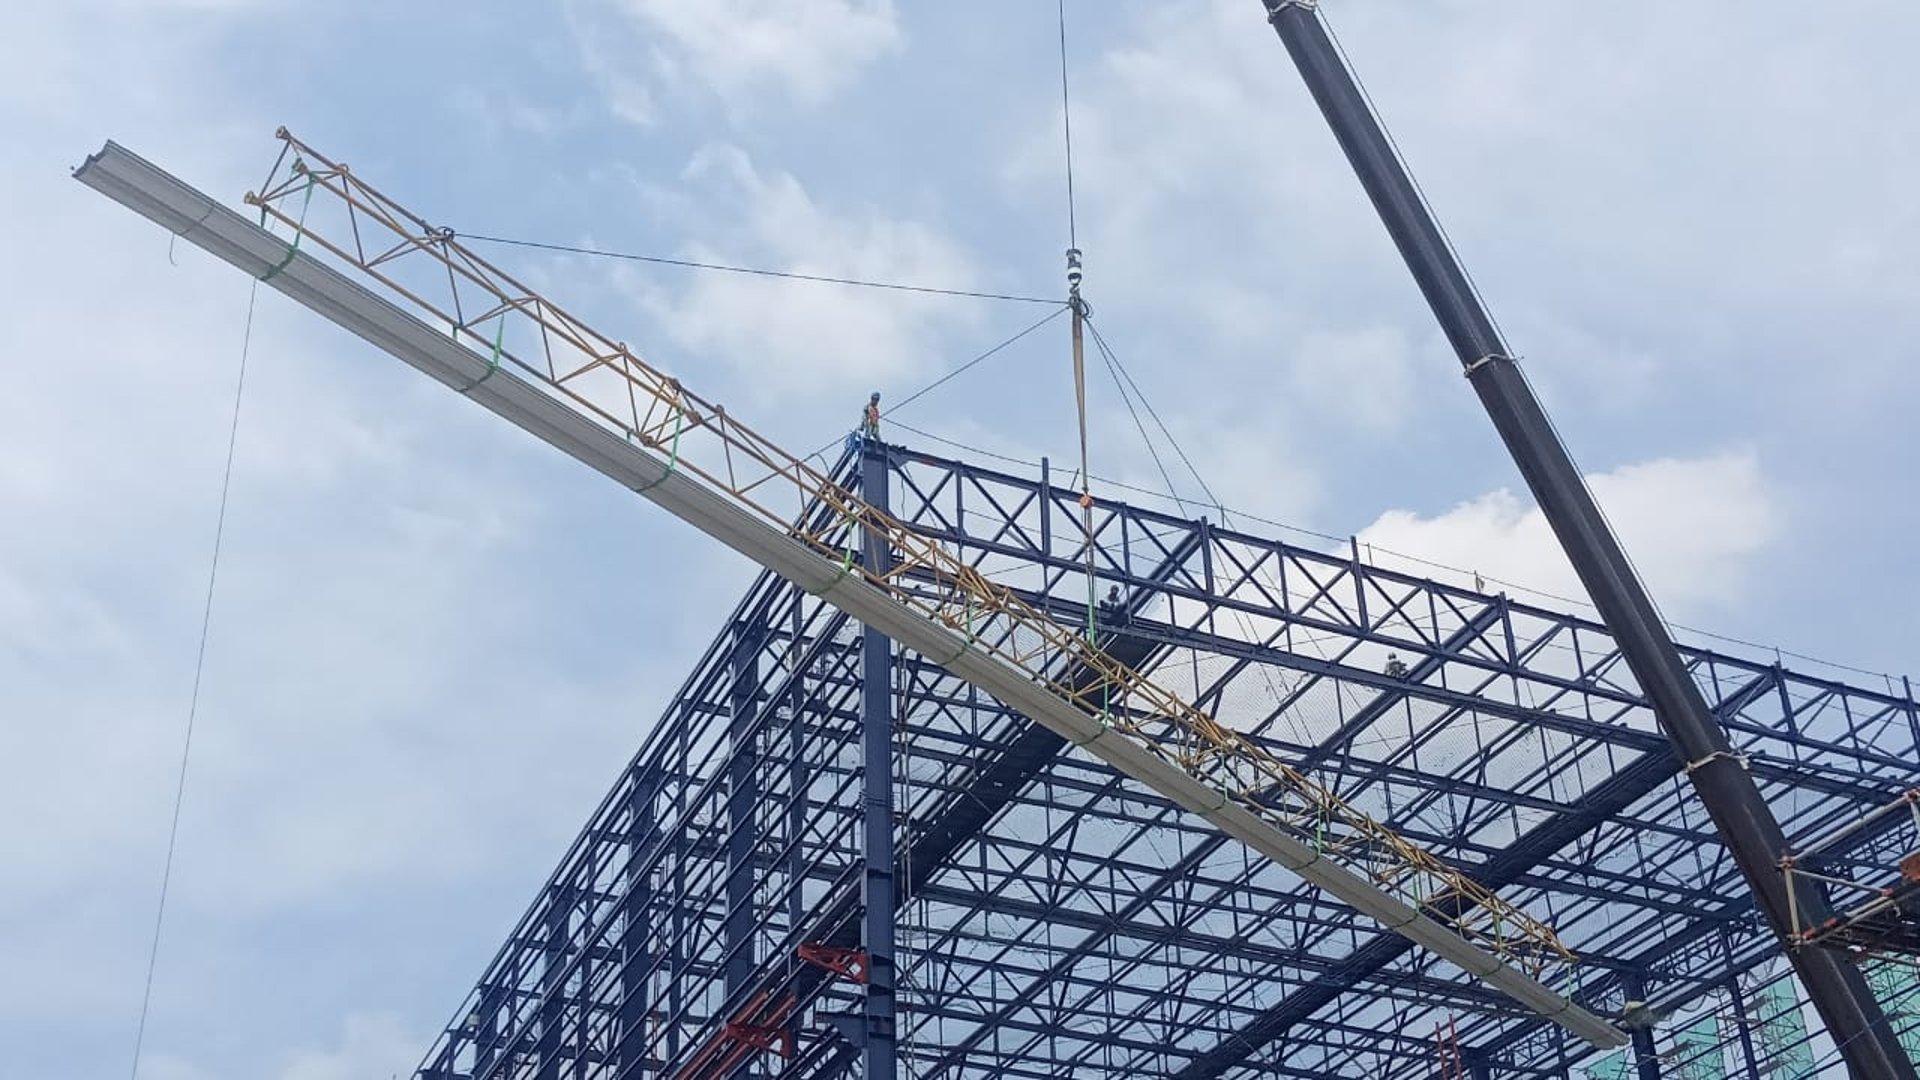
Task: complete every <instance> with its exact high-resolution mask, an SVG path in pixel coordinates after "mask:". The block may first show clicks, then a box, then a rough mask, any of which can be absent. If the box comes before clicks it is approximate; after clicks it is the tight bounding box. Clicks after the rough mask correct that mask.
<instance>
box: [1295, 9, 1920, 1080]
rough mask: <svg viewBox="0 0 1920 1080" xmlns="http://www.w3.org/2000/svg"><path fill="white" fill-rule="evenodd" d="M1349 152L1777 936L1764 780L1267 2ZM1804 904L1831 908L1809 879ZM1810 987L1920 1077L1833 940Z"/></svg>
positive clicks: (1851, 1047) (1496, 352) (1314, 30)
mask: <svg viewBox="0 0 1920 1080" xmlns="http://www.w3.org/2000/svg"><path fill="white" fill-rule="evenodd" d="M1263 4H1264V6H1265V7H1266V9H1267V14H1268V19H1269V21H1270V22H1271V23H1272V24H1273V27H1274V29H1275V30H1276V31H1277V32H1278V33H1279V35H1280V39H1281V41H1282V42H1283V43H1285V45H1286V48H1287V52H1288V53H1289V54H1290V55H1291V57H1292V58H1293V62H1294V65H1295V67H1297V68H1298V69H1299V71H1300V75H1301V77H1302V79H1303V80H1304V81H1305V82H1306V84H1307V87H1308V89H1309V90H1310V91H1311V92H1312V94H1313V97H1314V100H1315V102H1316V103H1317V104H1318V105H1319V107H1320V111H1321V113H1322V114H1323V115H1324V116H1325V117H1326V120H1327V123H1328V124H1329V125H1330V126H1331V127H1332V129H1333V132H1334V135H1335V137H1336V138H1337V139H1338V140H1339V142H1340V146H1341V149H1342V150H1343V151H1345V153H1346V155H1347V159H1348V161H1349V162H1350V163H1351V164H1352V165H1353V168H1354V171H1355V173H1357V174H1358V176H1359V178H1360V182H1361V184H1362V185H1363V186H1364V187H1365V188H1366V191H1367V195H1368V197H1369V198H1370V199H1371V200H1372V202H1373V205H1374V209H1375V210H1376V211H1377V212H1378V213H1379V215H1380V217H1381V220H1382V221H1383V222H1384V224H1385V225H1386V227H1387V231H1388V232H1389V233H1390V234H1391V235H1392V237H1393V241H1394V244H1395V246H1397V247H1398V248H1399V250H1400V254H1401V256H1402V257H1403V258H1404V259H1405V260H1406V263H1407V267H1408V269H1409V270H1410V271H1412V273H1413V276H1414V279H1415V281H1416V282H1417V283H1418V284H1419V286H1420V290H1421V292H1422V293H1423V294H1424V295H1425V296H1426V299H1427V302H1428V304H1429V305H1430V306H1431V307H1432V309H1433V312H1434V315H1435V316H1436V317H1437V318H1438V320H1439V322H1440V324H1441V327H1442V329H1443V330H1444V331H1445V332H1446V335H1447V338H1448V340H1449V341H1450V342H1451V343H1452V344H1453V347H1454V351H1455V353H1456V354H1457V355H1458V356H1459V359H1460V362H1461V364H1462V365H1463V366H1464V368H1465V372H1466V375H1467V377H1468V380H1469V381H1470V382H1472V384H1473V388H1474V391H1475V393H1477V394H1478V395H1479V397H1480V401H1481V404H1482V405H1484V406H1485V408H1486V410H1487V413H1488V415H1489V416H1490V417H1491V418H1492V420H1493V423H1494V426H1495V428H1496V429H1498V431H1499V433H1500V437H1501V440H1502V441H1503V442H1504V443H1505V444H1506V446H1507V449H1508V451H1509V452H1510V453H1511V454H1512V456H1513V459H1514V461H1515V463H1516V464H1517V465H1518V466H1519V468H1520V471H1521V474H1522V475H1523V476H1524V477H1525V479H1526V481H1527V487H1528V488H1529V490H1531V491H1532V493H1533V496H1534V498H1535V500H1536V501H1537V502H1538V503H1539V505H1540V509H1541V512H1542V513H1543V514H1544V515H1545V517H1546V519H1547V521H1548V523H1549V524H1550V525H1552V526H1553V530H1554V533H1555V535H1556V536H1557V537H1558V538H1559V540H1560V543H1561V546H1562V547H1564V548H1565V549H1566V552H1567V556H1568V559H1569V561H1570V562H1572V564H1573V567H1574V570H1575V572H1576V573H1578V574H1579V576H1580V580H1581V583H1582V584H1583V585H1585V586H1586V588H1587V592H1588V594H1589V595H1590V596H1591V597H1592V598H1593V602H1594V605H1595V606H1596V607H1597V608H1599V610H1600V612H1601V614H1602V616H1603V618H1604V621H1605V622H1606V624H1607V626H1608V628H1609V629H1610V630H1612V632H1613V635H1614V638H1615V640H1616V642H1617V643H1618V645H1619V647H1620V650H1621V652H1622V654H1623V655H1624V656H1625V658H1626V661H1627V664H1628V666H1629V668H1631V669H1632V671H1633V674H1634V677H1635V679H1636V680H1637V681H1638V682H1639V684H1640V687H1641V689H1642V690H1643V691H1644V692H1645V693H1646V695H1647V697H1648V699H1649V700H1650V701H1651V702H1652V704H1653V708H1654V714H1655V717H1656V718H1657V719H1658V721H1659V723H1660V727H1661V729H1662V731H1664V732H1665V733H1666V735H1667V737H1668V739H1669V740H1671V741H1672V743H1673V745H1674V748H1675V750H1676V751H1677V752H1678V753H1679V755H1680V759H1681V760H1682V761H1684V762H1688V763H1689V764H1688V775H1689V777H1690V778H1691V779H1692V781H1693V784H1694V787H1695V789H1696V790H1697V791H1698V792H1699V795H1700V800H1701V802H1702V803H1703V804H1705V807H1706V810H1707V812H1708V814H1709V815H1710V816H1711V817H1712V818H1713V819H1714V822H1715V824H1716V825H1717V826H1718V827H1719V829H1720V833H1721V836H1722V837H1723V838H1724V839H1725V841H1726V844H1727V847H1728V850H1729V851H1730V852H1731V853H1732V855H1733V857H1734V861H1735V862H1736V863H1737V864H1738V865H1739V867H1740V870H1741V872H1742V874H1743V875H1744V876H1745V878H1746V880H1747V882H1748V883H1749V885H1750V886H1751V887H1752V888H1753V890H1754V893H1755V895H1756V896H1757V897H1758V898H1759V906H1760V908H1761V910H1762V911H1763V912H1764V913H1765V915H1766V917H1767V919H1768V922H1769V923H1770V925H1771V926H1772V927H1773V929H1774V932H1775V934H1776V935H1778V936H1780V937H1782V938H1783V939H1784V938H1785V936H1786V935H1787V934H1788V933H1790V932H1791V930H1792V926H1791V918H1790V916H1789V912H1788V903H1787V888H1788V886H1787V885H1786V883H1785V882H1784V880H1783V879H1782V876H1781V874H1780V873H1779V871H1778V869H1777V868H1776V864H1777V862H1778V860H1779V858H1780V857H1781V856H1782V855H1783V854H1785V853H1786V851H1787V840H1786V837H1785V835H1784V834H1783V833H1782V831H1781V829H1780V825H1779V822H1778V821H1777V820H1776V819H1775V818H1774V816H1773V812H1772V810H1771V809H1770V808H1769V807H1768V806H1767V804H1766V802H1765V801H1764V800H1763V799H1762V798H1761V796H1760V791H1759V788H1757V787H1756V786H1755V785H1754V782H1753V778H1752V777H1751V776H1749V775H1748V774H1747V772H1746V770H1745V768H1744V767H1743V766H1742V765H1741V764H1740V762H1739V760H1738V759H1737V758H1736V756H1735V755H1734V754H1733V752H1732V747H1731V744H1730V743H1729V741H1728V739H1727V735H1726V732H1725V731H1724V730H1723V729H1722V728H1721V727H1720V725H1718V724H1716V723H1715V722H1714V721H1713V719H1712V717H1711V716H1710V715H1709V714H1708V712H1707V705H1706V701H1705V699H1704V698H1703V697H1702V695H1701V693H1700V690H1699V687H1698V686H1696V685H1695V684H1694V682H1693V679H1692V677H1691V676H1690V675H1689V674H1688V672H1687V669H1686V665H1685V663H1684V662H1683V661H1682V660H1681V658H1680V654H1679V651H1678V650H1677V649H1676V648H1675V646H1674V643H1673V641H1672V639H1671V638H1669V637H1668V636H1667V632H1666V629H1665V625H1664V623H1663V622H1662V621H1661V619H1660V616H1659V613H1658V612H1657V611H1656V610H1655V608H1654V606H1653V601H1652V599H1651V598H1650V597H1649V596H1648V595H1647V593H1646V590H1645V589H1644V588H1643V587H1642V585H1641V583H1640V581H1639V579H1638V577H1637V576H1636V575H1635V573H1634V571H1633V567H1632V565H1631V564H1630V563H1629V562H1628V561H1627V557H1626V554H1625V552H1624V551H1623V550H1622V549H1621V547H1620V544H1619V542H1618V541H1617V540H1616V539H1615V538H1614V536H1613V533H1612V530H1611V529H1610V528H1609V527H1608V525H1607V522H1606V519H1605V518H1604V517H1603V516H1602V515H1601V513H1600V509H1599V506H1598V504H1596V503H1595V502H1594V499H1593V495H1592V493H1591V492H1589V491H1588V490H1587V487H1586V483H1585V481H1584V480H1583V479H1582V478H1581V475H1580V472H1579V470H1578V468H1577V467H1576V466H1575V465H1574V463H1573V459H1572V458H1571V457H1570V456H1569V455H1568V453H1567V450H1566V447H1565V446H1564V445H1563V444H1562V443H1561V442H1560V438H1559V435H1558V433H1557V432H1555V431H1554V429H1553V426H1552V423H1551V422H1550V421H1549V420H1548V419H1547V415H1546V413H1545V411H1544V410H1543V409H1542V408H1541V406H1540V403H1539V401H1538V399H1537V398H1535V396H1534V394H1533V390H1532V388H1531V387H1529V386H1528V385H1527V382H1526V377H1525V376H1524V375H1522V374H1521V372H1520V368H1519V366H1518V364H1516V363H1515V362H1514V360H1513V355H1512V353H1511V351H1510V350H1509V348H1508V346H1507V344H1506V342H1505V341H1503V340H1502V339H1501V337H1500V334H1499V332H1498V330H1497V329H1496V328H1495V326H1494V325H1493V320H1492V318H1491V317H1490V316H1489V315H1488V314H1487V311H1486V309H1485V307H1484V306H1483V305H1482V303H1481V301H1480V298H1479V296H1478V295H1477V294H1476V293H1475V291H1474V289H1473V287H1472V285H1471V283H1470V282H1469V281H1468V280H1467V276H1466V273H1465V271H1464V270H1463V269H1462V268H1461V266H1460V263H1459V261H1458V260H1457V259H1456V258H1455V256H1454V254H1453V251H1452V249H1451V248H1450V246H1449V245H1448V243H1447V241H1446V238H1445V236H1444V235H1443V234H1442V233H1441V231H1440V228H1439V225H1438V224H1437V223H1436V222H1435V221H1434V219H1433V217H1432V215H1431V213H1430V212H1429V210H1428V208H1427V206H1426V204H1425V202H1424V200H1423V199H1422V198H1421V197H1420V195H1419V192H1418V190H1417V189H1416V188H1415V187H1414V185H1413V182H1412V179H1411V178H1410V177H1409V176H1408V174H1407V171H1406V169H1405V167H1404V165H1403V164H1402V162H1401V161H1400V159H1399V156H1398V154H1396V153H1395V151H1394V149H1393V146H1392V143H1391V142H1390V141H1389V140H1388V139H1387V137H1386V134H1385V132H1384V131H1383V130H1382V129H1381V127H1380V125H1379V122H1378V121H1377V119H1376V118H1375V117H1374V115H1373V112H1372V110H1371V108H1369V106H1368V103H1367V101H1366V98H1365V96H1364V94H1363V93H1362V92H1361V90H1360V88H1359V86H1358V84H1356V83H1355V81H1354V78H1353V75H1352V73H1351V72H1350V71H1348V70H1347V66H1346V63H1345V61H1344V59H1343V58H1342V57H1341V55H1340V53H1339V50H1338V49H1337V48H1336V46H1335V45H1334V43H1333V41H1332V39H1331V38H1330V37H1329V36H1328V34H1327V30H1326V27H1325V25H1324V24H1323V23H1322V22H1321V21H1320V17H1319V15H1318V13H1317V11H1316V10H1315V8H1314V5H1313V4H1311V3H1302V2H1300V0H1263ZM1796 901H1797V902H1798V903H1799V904H1800V906H1801V910H1803V911H1807V912H1812V913H1814V918H1815V920H1816V921H1817V920H1818V919H1821V918H1824V917H1825V915H1826V913H1827V904H1826V901H1825V898H1824V897H1823V896H1821V895H1820V893H1819V891H1818V890H1816V889H1812V888H1805V889H1802V890H1800V895H1799V896H1798V897H1796ZM1789 955H1790V956H1791V957H1792V959H1793V963H1794V968H1795V970H1796V971H1797V972H1798V974H1799V976H1800V979H1801V982H1802V984H1803V985H1804V986H1805V987H1806V990H1807V995H1808V997H1809V998H1810V999H1811V1000H1812V1001H1813V1003H1814V1006H1815V1008H1817V1009H1818V1010H1819V1012H1820V1015H1821V1017H1822V1019H1824V1020H1825V1021H1826V1024H1827V1027H1828V1029H1829V1030H1830V1031H1831V1032H1832V1034H1833V1037H1834V1040H1835V1042H1836V1043H1838V1044H1839V1046H1840V1052H1841V1054H1842V1055H1843V1056H1844V1057H1845V1059H1846V1062H1847V1066H1848V1068H1849V1070H1850V1071H1851V1072H1852V1073H1853V1075H1854V1076H1855V1077H1857V1078H1860V1080H1920V1074H1917V1073H1916V1071H1915V1069H1914V1065H1913V1063H1912V1062H1911V1061H1909V1060H1908V1059H1907V1057H1906V1055H1905V1053H1904V1052H1903V1051H1902V1050H1901V1048H1900V1046H1899V1043H1898V1042H1897V1040H1896V1039H1895V1038H1894V1035H1893V1032H1892V1031H1891V1030H1890V1029H1889V1027H1888V1025H1887V1023H1886V1017H1885V1014H1884V1013H1883V1012H1882V1010H1881V1009H1880V1007H1879V1005H1878V1003H1877V1002H1875V1001H1874V999H1873V996H1872V994H1871V992H1870V991H1869V990H1868V987H1867V983H1866V979H1865V977H1864V976H1863V975H1862V974H1861V973H1860V972H1859V970H1858V969H1857V968H1854V967H1852V966H1850V965H1848V964H1845V963H1843V962H1842V961H1841V960H1840V959H1839V958H1838V957H1837V956H1835V955H1834V954H1832V953H1829V952H1827V951H1825V950H1819V949H1800V950H1794V951H1792V952H1790V954H1789Z"/></svg>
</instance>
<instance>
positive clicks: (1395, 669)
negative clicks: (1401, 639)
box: [1387, 653, 1407, 679]
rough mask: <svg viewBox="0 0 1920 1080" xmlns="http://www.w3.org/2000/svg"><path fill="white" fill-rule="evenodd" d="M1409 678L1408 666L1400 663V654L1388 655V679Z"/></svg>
mask: <svg viewBox="0 0 1920 1080" xmlns="http://www.w3.org/2000/svg"><path fill="white" fill-rule="evenodd" d="M1406 677H1407V665H1405V664H1403V663H1401V662H1400V654H1399V653H1388V654H1387V678H1389V679H1404V678H1406Z"/></svg>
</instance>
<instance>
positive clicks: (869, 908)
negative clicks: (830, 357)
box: [860, 438, 899, 1080]
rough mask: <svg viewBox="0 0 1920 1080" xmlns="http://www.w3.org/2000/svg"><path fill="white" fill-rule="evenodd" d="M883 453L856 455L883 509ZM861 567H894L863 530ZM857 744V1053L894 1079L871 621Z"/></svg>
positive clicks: (889, 852) (881, 676) (886, 662)
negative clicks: (860, 959)
mask: <svg viewBox="0 0 1920 1080" xmlns="http://www.w3.org/2000/svg"><path fill="white" fill-rule="evenodd" d="M887 488H888V482H887V452H886V447H885V445H883V444H882V443H880V441H879V440H877V439H872V438H869V439H867V440H866V441H865V443H864V446H863V452H862V454H861V457H860V497H861V498H862V499H864V500H866V502H867V503H868V505H870V506H873V507H875V508H877V509H879V510H881V511H883V512H884V511H887V510H888V509H889V508H888V498H887ZM860 543H861V558H862V559H863V560H865V565H866V566H867V568H868V569H869V570H870V571H872V572H874V573H879V574H884V573H886V572H887V571H889V570H891V569H892V568H893V549H892V548H891V546H890V545H889V543H888V538H887V537H886V536H885V535H884V534H882V533H880V532H878V531H877V530H874V529H871V528H869V529H867V530H866V531H865V532H864V534H863V535H862V536H861V538H860ZM860 747H861V765H862V768H861V777H860V786H861V800H862V808H863V813H864V818H865V820H864V821H863V823H862V840H863V843H862V848H861V850H862V854H863V858H864V861H865V863H866V867H865V876H864V878H863V879H862V886H863V888H862V895H863V899H864V907H865V910H864V912H863V915H862V923H861V929H862V933H861V935H860V936H861V946H862V947H863V948H864V949H865V950H866V953H867V986H866V1000H865V1005H864V1007H863V1009H862V1025H863V1026H862V1030H861V1046H860V1052H861V1055H862V1057H863V1058H864V1059H865V1070H864V1075H865V1076H866V1080H895V1077H896V1076H897V1075H898V1070H899V1061H898V1057H897V1054H896V1046H895V1034H894V931H895V921H896V915H895V910H894V909H895V906H896V904H897V902H898V885H897V883H896V881H895V879H894V843H893V642H892V641H890V640H888V638H887V636H886V635H885V634H882V633H881V632H880V631H878V630H875V629H874V628H872V627H870V626H869V627H864V628H863V629H862V630H861V641H860Z"/></svg>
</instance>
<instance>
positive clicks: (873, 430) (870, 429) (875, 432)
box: [860, 390, 880, 439]
mask: <svg viewBox="0 0 1920 1080" xmlns="http://www.w3.org/2000/svg"><path fill="white" fill-rule="evenodd" d="M860 434H861V435H862V436H864V437H866V438H869V439H878V438H879V437H880V391H878V390H875V391H874V392H873V396H872V397H870V398H868V399H867V409H866V412H864V413H862V414H861V416H860Z"/></svg>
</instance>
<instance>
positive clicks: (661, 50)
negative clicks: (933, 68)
mask: <svg viewBox="0 0 1920 1080" xmlns="http://www.w3.org/2000/svg"><path fill="white" fill-rule="evenodd" d="M569 10H570V13H571V15H572V18H573V23H574V32H575V38H576V40H577V41H578V42H579V44H580V48H581V52H582V55H583V56H584V57H585V59H586V62H587V66H588V69H589V70H590V71H591V72H592V74H593V75H594V76H595V78H596V79H597V80H598V81H599V82H600V84H601V86H602V88H603V90H604V91H605V92H606V94H607V96H608V102H609V106H610V108H611V109H612V110H613V112H614V114H615V115H616V116H619V117H620V118H621V119H623V120H627V121H630V122H634V123H648V122H651V121H653V120H655V119H656V118H657V112H658V101H659V99H660V98H661V97H662V96H672V95H679V94H684V93H686V91H687V90H688V89H690V88H692V87H701V88H704V89H706V90H708V91H710V92H711V93H713V94H715V95H717V96H718V97H719V98H720V99H721V100H722V101H724V102H725V103H727V105H728V106H729V107H732V108H740V107H743V106H746V105H749V104H750V103H752V102H754V101H756V100H759V99H762V98H765V99H768V100H785V101H795V102H798V103H799V104H802V105H808V106H812V105H819V104H821V103H823V102H825V101H826V100H828V99H829V98H831V97H832V96H833V94H834V93H835V92H836V91H838V90H839V89H841V88H842V87H844V86H846V85H847V84H848V83H849V82H851V81H852V80H853V79H854V78H855V77H856V76H857V75H858V74H859V72H860V70H861V69H862V68H864V67H866V66H867V65H868V64H870V63H872V62H873V61H875V60H877V59H879V58H880V57H882V56H885V55H886V54H888V53H890V52H894V51H896V50H898V49H899V48H900V47H901V46H902V44H903V39H902V34H901V31H900V26H899V23H898V22H897V20H896V19H895V17H894V10H893V4H892V0H810V2H808V3H804V4H792V3H778V2H770V0H582V2H580V3H576V4H574V5H573V6H572V7H571V8H570V9H569Z"/></svg>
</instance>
